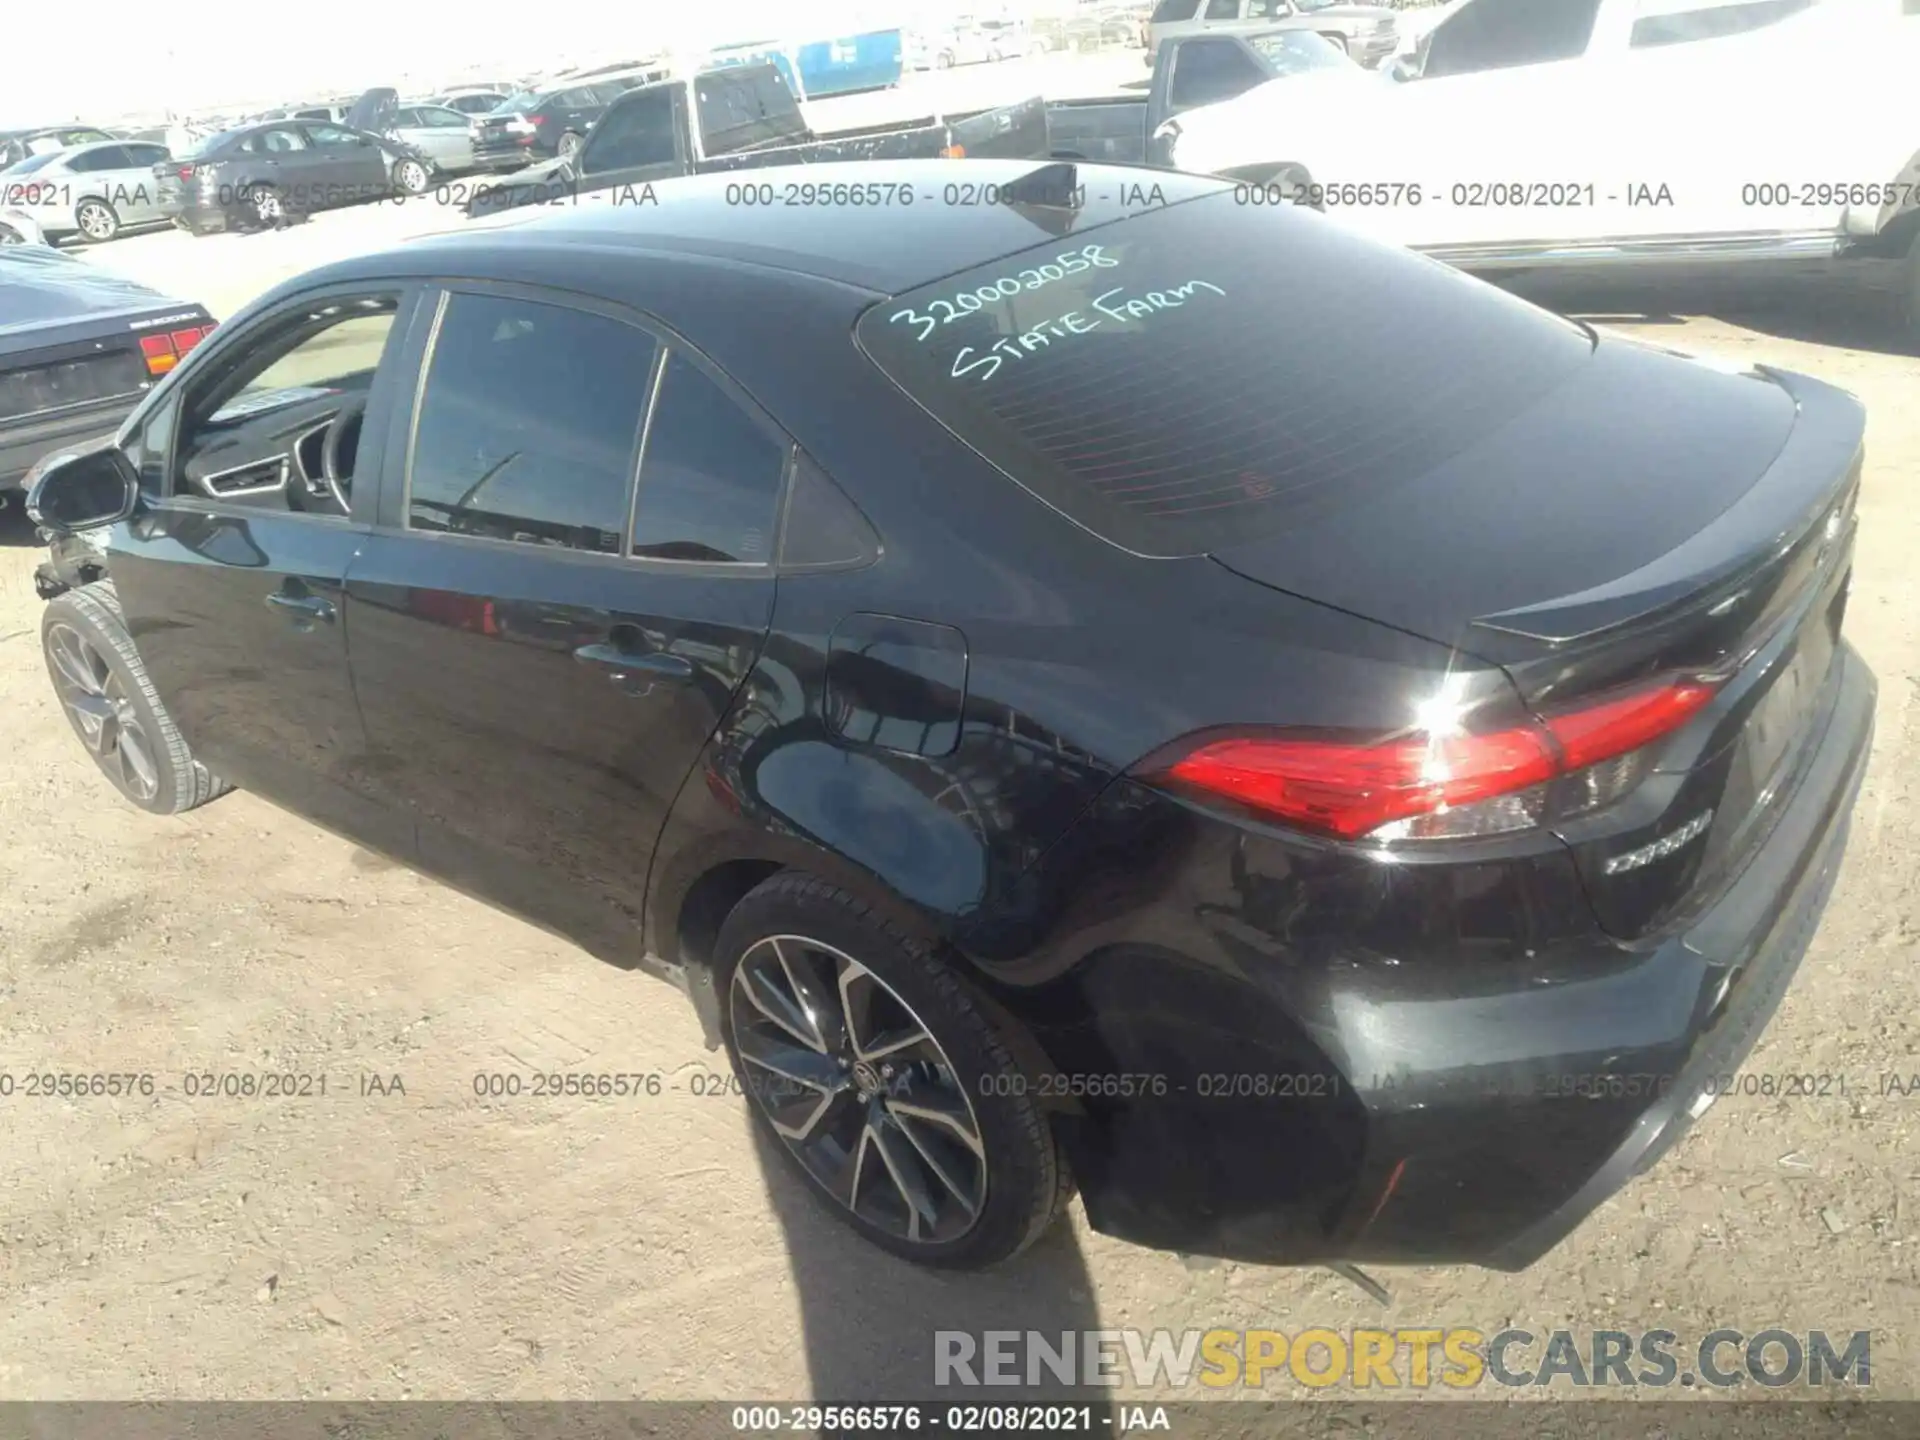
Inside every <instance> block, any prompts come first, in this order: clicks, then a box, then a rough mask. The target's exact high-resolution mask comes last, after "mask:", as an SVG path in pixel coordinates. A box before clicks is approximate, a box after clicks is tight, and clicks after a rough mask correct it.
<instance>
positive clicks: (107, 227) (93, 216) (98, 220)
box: [74, 200, 116, 240]
mask: <svg viewBox="0 0 1920 1440" xmlns="http://www.w3.org/2000/svg"><path fill="white" fill-rule="evenodd" d="M74 218H75V219H76V220H78V222H79V224H80V231H81V233H82V234H83V235H85V236H86V237H87V238H88V239H89V240H111V239H112V238H113V232H114V229H115V228H116V227H115V225H114V221H113V212H112V211H110V210H108V209H107V207H106V206H104V205H102V204H100V203H99V202H98V201H95V200H89V201H87V202H86V203H85V204H84V205H82V206H81V207H80V213H79V214H78V215H77V216H75V217H74Z"/></svg>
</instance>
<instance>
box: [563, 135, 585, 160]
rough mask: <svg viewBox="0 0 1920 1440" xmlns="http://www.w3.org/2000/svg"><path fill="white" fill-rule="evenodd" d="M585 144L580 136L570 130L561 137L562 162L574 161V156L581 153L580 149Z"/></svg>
mask: <svg viewBox="0 0 1920 1440" xmlns="http://www.w3.org/2000/svg"><path fill="white" fill-rule="evenodd" d="M585 143H586V142H585V141H584V140H583V139H582V138H581V137H580V136H578V135H576V134H574V133H573V131H571V130H569V131H568V132H567V133H566V134H564V135H562V136H561V137H560V149H559V158H560V159H562V160H571V159H573V157H574V156H576V155H578V154H579V153H580V147H581V146H582V145H583V144H585Z"/></svg>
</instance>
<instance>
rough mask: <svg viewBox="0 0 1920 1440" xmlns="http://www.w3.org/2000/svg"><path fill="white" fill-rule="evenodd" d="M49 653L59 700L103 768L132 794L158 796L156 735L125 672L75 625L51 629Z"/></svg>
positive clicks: (158, 772)
mask: <svg viewBox="0 0 1920 1440" xmlns="http://www.w3.org/2000/svg"><path fill="white" fill-rule="evenodd" d="M47 658H48V660H50V661H51V662H52V668H53V672H54V681H53V683H54V689H55V690H56V691H57V692H58V694H59V696H60V703H61V704H62V705H65V706H66V707H67V711H68V713H69V714H70V715H72V717H73V722H74V728H75V729H77V730H78V731H79V732H80V738H81V739H82V740H83V741H84V742H85V743H86V746H87V748H88V749H89V750H91V751H92V752H93V757H94V759H96V760H97V761H99V762H100V768H101V769H102V770H104V771H106V772H107V776H108V778H110V779H111V780H113V781H114V783H115V784H117V785H119V786H120V788H121V789H122V790H124V791H125V792H126V793H127V795H128V796H130V797H131V798H133V799H135V800H151V799H153V797H154V796H155V795H156V794H158V793H159V790H160V770H159V766H158V765H157V764H156V762H155V759H154V746H153V741H152V738H151V737H150V736H149V735H148V734H147V730H146V726H145V725H144V724H142V723H141V720H140V714H139V712H138V711H137V710H136V709H135V708H134V705H133V700H132V698H131V697H130V696H129V695H128V694H127V688H126V684H125V682H124V681H123V680H122V679H121V676H120V673H119V672H118V671H117V670H115V669H113V667H112V666H110V665H108V664H107V661H106V658H105V657H104V656H103V655H101V653H100V652H99V651H98V650H96V649H95V648H94V647H93V644H92V643H91V642H90V641H89V640H88V639H87V638H86V636H84V635H82V634H81V633H80V632H79V631H78V630H76V629H74V628H73V627H72V626H71V625H54V626H52V627H51V628H50V629H49V630H48V631H47Z"/></svg>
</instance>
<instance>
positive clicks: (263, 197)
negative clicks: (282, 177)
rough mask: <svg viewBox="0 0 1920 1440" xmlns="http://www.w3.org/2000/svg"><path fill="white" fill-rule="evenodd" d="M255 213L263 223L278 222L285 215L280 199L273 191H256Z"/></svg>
mask: <svg viewBox="0 0 1920 1440" xmlns="http://www.w3.org/2000/svg"><path fill="white" fill-rule="evenodd" d="M253 213H254V215H255V216H257V217H258V218H259V219H260V220H261V221H262V222H266V223H271V222H272V221H275V220H278V219H279V218H280V217H281V215H282V214H283V213H284V211H283V210H282V209H281V205H280V197H279V196H278V195H277V194H275V193H274V192H273V191H271V190H256V191H254V192H253Z"/></svg>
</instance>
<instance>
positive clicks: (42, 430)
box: [0, 245, 213, 508]
mask: <svg viewBox="0 0 1920 1440" xmlns="http://www.w3.org/2000/svg"><path fill="white" fill-rule="evenodd" d="M212 328H213V317H212V316H210V315H208V314H207V312H206V311H205V310H204V309H202V308H201V307H200V306H198V305H195V304H191V303H189V302H187V301H182V300H175V299H172V298H171V297H169V296H166V295H163V294H161V293H160V292H159V291H157V290H150V289H148V288H147V287H146V286H144V285H138V284H135V283H134V282H133V281H131V280H126V279H123V278H121V277H120V276H118V275H113V274H110V273H108V272H107V271H104V270H101V269H99V268H97V267H96V266H93V265H89V264H87V263H86V262H85V261H84V260H79V259H76V258H74V257H73V256H71V255H65V254H62V253H61V252H60V251H58V250H54V249H51V248H49V247H47V246H44V245H7V246H4V247H0V508H4V507H5V506H6V505H7V504H9V503H10V502H11V501H14V500H18V499H19V498H20V494H19V492H20V488H21V485H22V483H23V480H24V477H25V476H26V474H27V472H28V470H29V469H30V468H31V467H32V465H33V463H34V462H35V461H37V460H38V459H40V457H41V456H42V455H44V454H46V453H47V452H48V451H49V450H54V449H57V448H59V447H60V446H62V445H70V444H73V443H74V442H76V441H80V442H84V441H87V440H90V439H100V438H106V437H110V436H111V435H112V434H113V433H114V431H116V430H118V429H119V428H120V422H121V421H122V420H124V419H126V417H127V416H128V415H129V414H130V413H132V411H133V407H134V406H135V405H137V404H138V403H139V402H140V401H141V400H142V399H144V398H145V396H146V394H147V392H148V391H149V390H151V389H152V388H153V387H154V385H155V384H156V383H157V382H158V381H159V380H160V378H161V377H162V376H164V375H165V374H166V373H167V372H168V371H169V370H171V369H173V367H174V366H175V365H177V364H179V362H180V358H181V357H182V356H184V355H185V354H187V353H188V352H189V351H190V350H192V349H193V348H194V346H196V345H198V344H199V343H200V341H201V339H202V338H203V337H204V336H205V335H206V334H207V332H208V331H210V330H211V329H212Z"/></svg>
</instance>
